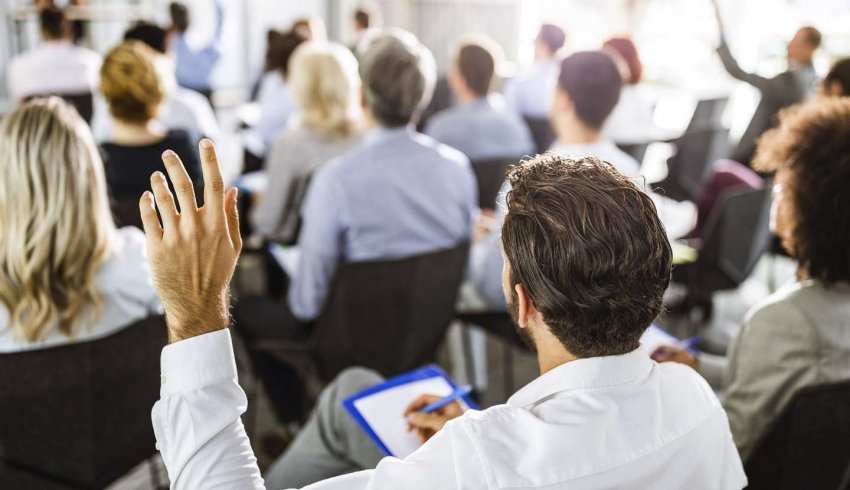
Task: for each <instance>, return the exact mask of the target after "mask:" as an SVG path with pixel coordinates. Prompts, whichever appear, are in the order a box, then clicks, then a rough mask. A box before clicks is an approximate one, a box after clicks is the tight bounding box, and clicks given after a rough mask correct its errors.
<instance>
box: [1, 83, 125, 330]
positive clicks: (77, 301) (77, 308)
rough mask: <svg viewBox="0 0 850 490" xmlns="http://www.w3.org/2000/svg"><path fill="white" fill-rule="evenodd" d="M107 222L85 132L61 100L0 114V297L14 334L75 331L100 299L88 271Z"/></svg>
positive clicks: (102, 185) (100, 251)
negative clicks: (88, 309) (87, 311)
mask: <svg viewBox="0 0 850 490" xmlns="http://www.w3.org/2000/svg"><path fill="white" fill-rule="evenodd" d="M114 230H115V223H114V222H113V220H112V215H111V213H110V209H109V200H108V198H107V194H106V180H105V178H104V172H103V163H102V162H101V160H100V156H99V154H98V152H97V149H96V147H95V144H94V140H93V138H92V135H91V132H90V131H89V129H88V126H86V123H85V122H84V121H83V119H82V118H81V117H80V116H79V114H77V112H76V111H75V110H74V109H73V108H71V107H70V106H68V105H67V104H66V103H65V102H63V101H62V100H61V99H58V98H56V97H51V98H47V99H38V100H34V101H31V102H29V103H27V104H25V105H23V106H22V107H20V108H19V109H17V110H16V111H15V112H13V113H11V114H9V115H7V116H6V117H4V118H3V119H2V120H0V302H2V304H3V305H5V306H6V308H7V309H8V311H9V320H10V326H11V328H12V329H13V331H14V335H15V337H16V339H18V340H22V341H27V342H34V341H38V340H40V339H44V338H45V337H46V336H47V335H49V334H50V333H51V331H52V330H53V329H54V328H58V329H59V331H60V332H62V333H63V334H65V335H66V336H68V337H73V336H75V335H76V334H77V333H78V331H79V329H80V325H81V322H82V320H83V315H84V313H86V307H88V306H92V307H93V314H94V317H93V318H94V319H96V318H97V317H98V315H99V314H100V310H101V306H102V300H101V296H100V294H99V292H98V291H97V289H96V287H95V282H94V280H95V274H96V272H97V270H98V268H99V267H100V265H101V264H102V263H103V261H104V260H106V258H107V256H108V255H109V253H110V241H111V237H112V236H113V234H114Z"/></svg>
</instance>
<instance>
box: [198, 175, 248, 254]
mask: <svg viewBox="0 0 850 490" xmlns="http://www.w3.org/2000/svg"><path fill="white" fill-rule="evenodd" d="M238 196H239V191H238V190H237V189H236V188H235V187H233V188H231V189H230V190H228V191H227V194H226V195H225V196H224V201H225V208H226V210H227V211H226V212H227V231H228V232H229V233H230V241H231V242H232V243H233V246H234V247H235V248H236V250H242V235H241V234H240V233H239V210H238V208H237V207H236V198H237V197H238ZM205 199H206V198H205ZM208 202H209V201H208ZM208 205H209V204H204V206H208Z"/></svg>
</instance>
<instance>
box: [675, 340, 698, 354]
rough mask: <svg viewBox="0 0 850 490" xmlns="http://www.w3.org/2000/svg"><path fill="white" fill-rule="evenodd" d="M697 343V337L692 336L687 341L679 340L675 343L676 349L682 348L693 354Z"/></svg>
mask: <svg viewBox="0 0 850 490" xmlns="http://www.w3.org/2000/svg"><path fill="white" fill-rule="evenodd" d="M698 343H699V336H694V337H691V338H689V339H685V340H680V341H679V342H677V343H676V346H677V347H680V348H682V350H686V351H688V352H691V353H693V354H696V352H697V350H696V349H695V347H696V345H697V344H698Z"/></svg>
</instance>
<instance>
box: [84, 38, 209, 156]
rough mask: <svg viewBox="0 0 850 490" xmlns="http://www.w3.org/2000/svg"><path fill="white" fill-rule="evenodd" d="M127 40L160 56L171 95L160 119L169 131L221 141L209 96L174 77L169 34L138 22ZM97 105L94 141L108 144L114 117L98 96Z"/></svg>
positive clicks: (93, 128)
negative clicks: (140, 44)
mask: <svg viewBox="0 0 850 490" xmlns="http://www.w3.org/2000/svg"><path fill="white" fill-rule="evenodd" d="M124 40H125V41H133V40H135V41H142V42H143V43H145V44H147V45H148V46H150V47H151V48H152V49H153V50H154V51H156V53H157V54H158V55H159V56H157V58H156V63H157V66H158V67H160V68H162V75H163V81H164V83H165V84H166V85H167V86H168V90H167V93H168V96H167V98H166V100H165V102H164V103H163V108H162V110H161V111H160V113H159V115H158V117H157V120H159V122H161V123H162V125H163V126H165V127H166V128H168V129H182V130H184V131H186V132H187V133H188V134H189V140H190V141H193V142H194V141H200V140H201V138H211V139H216V138H218V136H219V132H220V130H219V126H218V121H217V120H216V117H215V112H213V108H212V106H211V105H210V103H209V101H208V100H207V99H206V97H204V96H203V95H201V94H200V93H198V92H195V91H194V90H191V89H188V88H184V87H180V86H179V85H177V82H176V80H175V78H174V61H173V60H172V59H171V58H170V57H169V56H168V33H167V32H166V31H165V29H163V28H162V27H159V26H158V25H156V24H151V23H149V22H138V23H136V24H135V25H133V26H132V27H131V28H130V29H128V30H127V32H125V33H124ZM95 102H96V105H95V118H94V121H92V132H94V136H95V140H97V141H101V142H102V141H107V140H108V139H109V137H110V135H111V134H112V124H113V123H112V117H111V116H110V115H109V109H108V108H107V107H106V103H105V101H103V100H102V98H100V97H98V98H97V99H95Z"/></svg>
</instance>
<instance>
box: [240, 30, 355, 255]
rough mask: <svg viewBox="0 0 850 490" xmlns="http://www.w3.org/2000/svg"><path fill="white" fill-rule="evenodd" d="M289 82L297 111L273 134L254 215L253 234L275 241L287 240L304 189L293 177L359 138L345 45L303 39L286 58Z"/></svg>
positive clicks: (352, 64)
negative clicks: (265, 185)
mask: <svg viewBox="0 0 850 490" xmlns="http://www.w3.org/2000/svg"><path fill="white" fill-rule="evenodd" d="M288 83H289V86H290V88H291V90H292V92H293V94H294V95H295V99H296V100H297V102H298V105H299V106H300V107H301V114H300V116H299V117H298V119H297V120H296V121H295V124H293V125H291V126H290V127H288V128H287V129H285V130H284V131H283V133H281V135H280V136H279V137H278V138H277V140H275V143H274V146H273V147H272V150H271V153H270V154H269V158H268V161H267V163H266V165H267V167H266V169H267V172H268V182H269V184H268V189H267V191H266V192H265V194H264V195H263V196H262V197H261V200H260V203H259V206H258V207H257V208H256V212H255V213H254V216H253V218H254V219H253V222H254V226H255V231H256V232H257V233H258V234H260V235H262V236H264V237H266V238H269V239H272V240H279V241H292V240H294V238H295V236H294V235H295V233H296V232H297V228H298V208H299V206H300V202H301V198H302V197H303V191H304V189H303V187H299V185H298V183H303V181H304V178H305V177H309V175H311V174H312V173H313V172H315V171H316V170H317V169H318V168H319V167H321V166H322V165H324V164H325V163H326V162H327V161H328V160H330V159H332V158H334V157H336V156H339V155H341V154H343V153H345V152H346V151H348V150H351V149H353V148H354V147H356V146H357V145H358V143H359V141H360V137H359V129H360V127H359V121H360V117H359V106H358V104H357V102H358V94H359V93H360V78H359V76H358V74H357V61H356V60H355V59H354V56H353V55H352V54H351V52H350V51H349V50H348V49H346V48H345V47H344V46H342V45H340V44H335V43H324V42H316V41H310V42H307V43H305V44H302V45H301V46H299V47H298V49H296V50H295V53H294V54H293V56H292V59H291V60H290V62H289V78H288ZM293 184H295V185H293ZM293 187H296V188H295V189H293Z"/></svg>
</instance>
